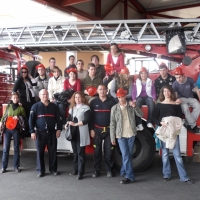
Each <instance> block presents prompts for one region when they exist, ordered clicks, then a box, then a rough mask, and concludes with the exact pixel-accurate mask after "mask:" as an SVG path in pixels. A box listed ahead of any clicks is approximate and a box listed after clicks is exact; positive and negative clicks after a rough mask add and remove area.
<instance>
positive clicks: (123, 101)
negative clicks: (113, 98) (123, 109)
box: [118, 96, 126, 105]
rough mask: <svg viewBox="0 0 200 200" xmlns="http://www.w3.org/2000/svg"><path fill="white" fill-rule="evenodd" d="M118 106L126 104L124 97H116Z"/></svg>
mask: <svg viewBox="0 0 200 200" xmlns="http://www.w3.org/2000/svg"><path fill="white" fill-rule="evenodd" d="M118 100H119V104H120V105H125V104H126V96H123V97H118Z"/></svg>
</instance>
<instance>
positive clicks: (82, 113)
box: [66, 92, 91, 180]
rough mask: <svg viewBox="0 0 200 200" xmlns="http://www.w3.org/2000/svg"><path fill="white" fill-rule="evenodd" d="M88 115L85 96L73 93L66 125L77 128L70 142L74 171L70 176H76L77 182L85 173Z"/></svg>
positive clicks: (88, 137)
mask: <svg viewBox="0 0 200 200" xmlns="http://www.w3.org/2000/svg"><path fill="white" fill-rule="evenodd" d="M90 115H91V113H90V107H89V106H88V103H87V100H86V98H85V95H84V94H83V93H82V92H75V93H74V94H73V96H72V98H71V105H70V110H69V117H68V119H67V124H69V125H71V126H74V127H77V128H76V131H75V136H74V138H73V140H72V141H71V144H72V149H73V156H74V160H73V163H74V171H73V172H72V173H70V175H77V174H78V177H77V179H78V180H81V179H82V177H83V175H84V173H85V146H87V145H89V144H90V136H89V128H88V123H89V121H90ZM67 124H66V126H67Z"/></svg>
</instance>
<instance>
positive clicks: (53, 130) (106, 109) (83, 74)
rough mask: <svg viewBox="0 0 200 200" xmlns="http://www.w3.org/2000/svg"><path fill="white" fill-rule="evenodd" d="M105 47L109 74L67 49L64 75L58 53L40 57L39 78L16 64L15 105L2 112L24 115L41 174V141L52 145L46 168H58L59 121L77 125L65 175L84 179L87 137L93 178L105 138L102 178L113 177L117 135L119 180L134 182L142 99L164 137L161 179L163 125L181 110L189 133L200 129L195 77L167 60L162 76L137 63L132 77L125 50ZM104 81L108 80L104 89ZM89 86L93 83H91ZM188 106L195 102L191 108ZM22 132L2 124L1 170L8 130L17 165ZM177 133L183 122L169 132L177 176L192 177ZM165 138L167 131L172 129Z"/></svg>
mask: <svg viewBox="0 0 200 200" xmlns="http://www.w3.org/2000/svg"><path fill="white" fill-rule="evenodd" d="M110 50H111V52H110V53H109V55H108V60H107V64H111V65H112V72H111V73H107V71H106V70H105V69H104V66H103V65H100V64H99V57H98V56H97V55H93V56H92V57H91V63H89V64H88V70H84V69H83V67H84V62H83V61H82V60H78V61H77V63H76V65H75V57H74V56H70V57H69V62H70V65H69V66H68V67H67V68H66V69H65V70H64V76H62V71H61V70H60V69H59V67H57V66H56V65H55V64H56V60H55V58H51V59H50V60H49V62H50V66H49V67H48V68H45V66H44V65H43V64H39V65H37V66H36V69H37V72H38V74H39V75H38V77H36V78H33V77H31V76H30V74H29V73H28V72H29V71H28V68H27V67H26V66H25V65H24V66H22V67H21V69H20V71H19V77H18V79H17V81H16V83H15V85H14V88H13V94H12V104H11V105H12V106H9V112H8V113H7V116H13V118H16V119H19V118H20V116H26V117H27V119H28V121H29V131H30V134H31V138H32V139H33V140H35V141H36V149H37V176H38V177H43V176H44V175H45V163H44V150H45V146H46V145H47V147H48V152H49V171H50V172H51V173H52V174H54V175H58V171H57V157H56V151H57V138H59V137H60V134H61V131H62V130H63V128H66V126H68V125H70V126H73V127H74V129H75V133H76V134H75V137H74V138H73V140H72V141H71V145H72V149H73V156H74V159H73V171H72V172H71V173H70V175H77V179H78V180H81V179H82V178H83V176H84V173H85V147H86V146H87V145H89V144H90V143H91V141H90V139H91V138H92V140H93V146H94V173H93V174H92V177H93V178H96V177H99V176H100V170H101V163H102V141H104V146H103V148H104V149H103V150H104V161H105V169H106V173H107V177H108V178H109V177H113V165H114V159H113V149H114V146H115V145H116V141H117V142H118V144H119V147H120V150H121V153H122V167H121V170H120V174H121V176H123V177H124V180H122V181H121V182H120V183H122V184H127V183H131V182H134V181H135V176H134V171H133V167H132V161H131V157H132V154H133V148H134V141H135V136H136V134H137V133H138V132H140V131H143V129H144V124H143V121H142V119H141V117H142V116H143V113H142V111H141V107H142V105H144V104H146V105H147V106H148V117H147V127H148V128H154V124H155V125H157V126H158V131H157V135H158V137H159V138H160V141H161V148H162V158H163V159H162V160H163V178H164V180H165V181H168V180H170V178H171V169H170V163H169V148H168V146H167V144H168V143H166V141H163V138H162V134H163V132H165V133H164V134H165V136H166V132H167V131H166V130H168V129H167V128H168V125H169V124H170V123H172V121H174V120H178V119H182V117H183V116H182V113H183V114H184V115H185V123H184V126H185V127H186V128H187V129H189V130H190V131H192V132H194V133H200V130H199V128H198V127H197V126H196V120H197V118H198V116H199V114H200V104H199V102H198V100H197V99H195V98H194V95H193V93H194V92H195V93H196V94H197V96H198V98H199V99H200V93H199V90H198V88H197V87H196V86H195V83H194V80H193V79H192V78H190V77H186V76H184V72H183V70H182V68H181V67H178V68H176V69H175V77H174V76H172V75H170V74H169V73H168V69H167V66H166V64H165V63H161V64H160V65H159V72H160V76H159V77H158V78H157V79H156V80H155V82H154V81H153V80H151V79H150V78H149V74H148V70H147V69H146V68H145V67H142V68H141V69H140V72H139V75H138V77H137V79H136V80H134V78H133V77H131V76H130V74H129V70H128V68H127V67H126V66H125V65H124V54H123V52H121V51H120V50H119V48H118V46H117V44H111V47H110ZM107 85H108V87H110V90H109V91H108V87H107ZM91 87H93V88H92V90H91ZM88 88H90V90H89V89H88ZM94 88H96V89H94ZM67 90H73V91H74V93H73V95H72V96H71V97H70V98H69V99H68V100H67V102H66V103H68V105H69V113H68V114H67V115H68V116H66V107H67V106H66V105H67V104H65V103H60V102H57V101H56V98H55V94H57V93H61V92H63V91H67ZM91 91H92V92H91ZM88 102H89V103H88ZM19 103H20V105H19ZM189 106H191V107H192V108H193V110H192V112H190V110H189ZM58 108H59V109H58ZM4 117H6V115H4V116H3V118H4ZM169 117H172V119H173V120H171V118H170V119H169ZM3 118H2V120H3ZM174 118H175V119H174ZM170 120H171V121H170ZM181 123H182V120H181V122H180V120H179V125H180V127H181V125H182V124H181ZM0 125H1V124H0ZM170 125H171V124H170ZM163 129H165V131H163ZM19 131H20V127H19V126H16V127H14V128H13V129H12V130H10V129H9V128H6V129H5V132H4V134H5V136H6V137H4V150H3V157H2V173H5V172H6V168H7V164H8V155H9V147H10V140H11V137H12V136H13V138H14V143H15V145H14V168H15V170H16V171H18V172H19V171H20V169H19V137H17V136H16V135H19ZM167 133H168V132H167ZM179 133H180V128H179V129H177V130H176V133H175V134H174V135H175V136H174V135H173V147H172V149H173V154H174V158H175V161H176V164H177V168H178V172H179V175H180V180H181V181H184V182H187V183H193V181H192V180H190V179H189V178H188V176H187V174H186V172H185V169H184V165H183V161H182V158H181V155H180V146H179V137H178V134H179ZM166 137H169V138H170V137H171V135H170V136H166ZM166 137H165V138H166Z"/></svg>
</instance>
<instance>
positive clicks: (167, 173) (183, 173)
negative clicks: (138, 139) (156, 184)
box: [161, 136, 189, 181]
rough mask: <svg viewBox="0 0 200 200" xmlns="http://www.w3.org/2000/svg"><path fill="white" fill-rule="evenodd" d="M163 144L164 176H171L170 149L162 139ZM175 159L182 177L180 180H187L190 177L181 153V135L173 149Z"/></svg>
mask: <svg viewBox="0 0 200 200" xmlns="http://www.w3.org/2000/svg"><path fill="white" fill-rule="evenodd" d="M161 145H162V162H163V178H171V167H170V161H169V149H166V143H164V142H162V141H161ZM172 152H173V155H174V159H175V162H176V167H177V170H178V174H179V177H180V181H185V180H187V179H189V178H188V176H187V173H186V171H185V167H184V164H183V160H182V157H181V153H180V142H179V136H177V138H176V143H175V146H174V148H173V150H172Z"/></svg>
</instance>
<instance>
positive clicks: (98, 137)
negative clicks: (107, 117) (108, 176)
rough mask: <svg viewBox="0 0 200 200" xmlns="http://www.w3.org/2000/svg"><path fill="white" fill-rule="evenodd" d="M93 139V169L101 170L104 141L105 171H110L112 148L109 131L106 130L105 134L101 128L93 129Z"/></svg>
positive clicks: (112, 162) (112, 160)
mask: <svg viewBox="0 0 200 200" xmlns="http://www.w3.org/2000/svg"><path fill="white" fill-rule="evenodd" d="M94 131H95V138H94V140H93V145H94V169H95V170H100V169H101V162H102V141H103V140H104V147H103V150H104V161H105V168H106V171H107V172H108V171H112V168H113V164H114V159H113V148H114V147H113V146H112V144H111V140H110V129H109V128H108V129H106V132H105V133H102V131H103V129H102V128H95V129H94Z"/></svg>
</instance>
